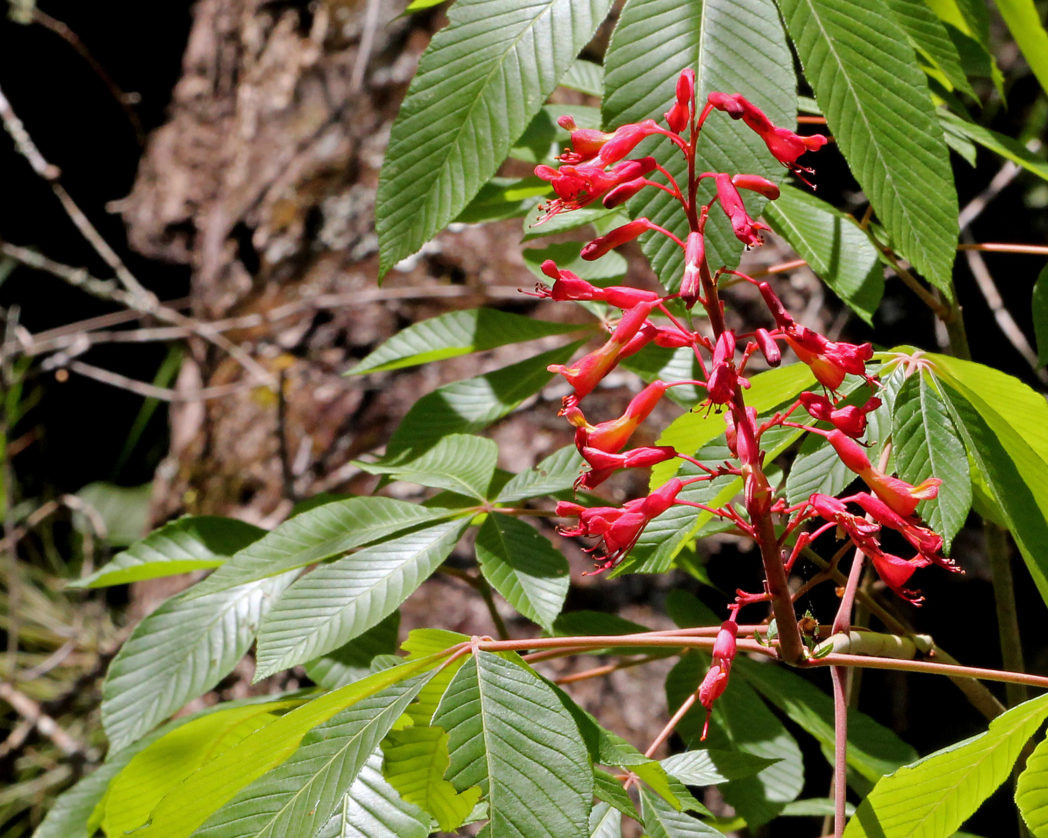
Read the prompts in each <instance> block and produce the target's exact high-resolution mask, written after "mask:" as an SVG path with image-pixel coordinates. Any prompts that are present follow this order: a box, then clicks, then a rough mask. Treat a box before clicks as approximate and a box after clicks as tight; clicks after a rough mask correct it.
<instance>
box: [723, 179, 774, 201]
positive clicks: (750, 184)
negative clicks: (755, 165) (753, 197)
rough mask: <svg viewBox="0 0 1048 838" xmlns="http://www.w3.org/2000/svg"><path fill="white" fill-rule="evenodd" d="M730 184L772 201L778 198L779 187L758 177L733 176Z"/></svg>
mask: <svg viewBox="0 0 1048 838" xmlns="http://www.w3.org/2000/svg"><path fill="white" fill-rule="evenodd" d="M731 182H732V183H733V184H735V186H737V187H738V188H739V189H749V190H750V191H751V192H757V193H759V194H761V195H763V196H764V197H765V198H768V199H769V200H772V201H774V200H775V199H776V198H778V197H779V187H778V186H777V185H776V184H774V183H772V182H771V181H770V180H768V179H767V178H764V177H761V176H760V175H735V176H733V177H732V179H731Z"/></svg>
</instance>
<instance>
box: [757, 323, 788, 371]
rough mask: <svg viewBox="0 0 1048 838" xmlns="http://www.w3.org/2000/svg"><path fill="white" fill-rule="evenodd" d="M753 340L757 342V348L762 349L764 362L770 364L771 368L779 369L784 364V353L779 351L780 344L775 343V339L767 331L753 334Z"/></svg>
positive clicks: (758, 331) (762, 330) (760, 330)
mask: <svg viewBox="0 0 1048 838" xmlns="http://www.w3.org/2000/svg"><path fill="white" fill-rule="evenodd" d="M753 339H754V341H756V343H757V348H758V349H760V351H761V355H763V356H764V360H765V361H767V362H768V366H769V367H777V366H778V365H779V364H780V363H781V362H782V352H781V351H779V344H777V343H776V342H775V339H774V338H773V337H772V336H771V333H770V332H769V331H768V330H767V329H757V330H756V331H755V332H754V333H753Z"/></svg>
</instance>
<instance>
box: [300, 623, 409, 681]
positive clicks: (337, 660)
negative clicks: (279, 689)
mask: <svg viewBox="0 0 1048 838" xmlns="http://www.w3.org/2000/svg"><path fill="white" fill-rule="evenodd" d="M399 629H400V612H399V611H394V612H393V613H392V614H390V615H389V616H388V617H386V618H385V619H383V620H381V621H380V622H379V623H378V624H377V625H375V626H372V627H371V628H369V629H368V630H367V631H365V632H364V633H363V634H358V635H357V636H356V637H354V638H353V639H352V640H351V641H350V642H349V643H346V644H344V645H342V646H340V647H339V648H337V649H334V650H333V651H331V652H328V653H327V654H326V655H323V656H321V657H319V658H316V659H314V660H311V661H307V662H306V663H304V664H303V665H302V668H303V669H305V670H306V675H308V676H309V677H310V679H311V680H312V681H313V682H314V683H316V684H317V685H318V686H321V687H323V688H324V689H326V690H337V689H338V688H339V687H344V686H345V685H346V684H352V683H353V682H354V681H359V680H360V679H361V678H366V677H367V676H368V675H370V674H371V671H372V670H371V662H372V661H373V660H374V659H375V658H376V657H378V656H379V655H392V654H394V653H395V652H396V651H397V636H398V632H399Z"/></svg>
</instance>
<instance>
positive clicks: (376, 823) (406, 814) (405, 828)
mask: <svg viewBox="0 0 1048 838" xmlns="http://www.w3.org/2000/svg"><path fill="white" fill-rule="evenodd" d="M430 820H431V819H430V816H429V815H428V814H427V813H426V812H423V811H422V810H421V809H420V808H419V807H418V806H416V805H415V804H414V803H408V802H407V801H406V800H404V799H403V798H402V797H401V796H400V795H399V794H397V790H396V789H395V788H393V787H392V786H391V785H390V784H389V783H388V782H386V779H385V777H383V776H382V751H381V749H378V748H376V749H375V752H374V753H372V754H371V756H370V757H368V761H367V762H366V763H364V767H363V768H361V769H360V773H359V774H358V775H357V778H356V779H355V780H354V781H353V785H351V786H350V787H349V791H347V792H346V793H345V795H344V796H343V797H342V801H341V803H339V805H338V806H337V807H336V808H335V813H334V814H333V815H332V816H331V819H330V820H329V821H328V822H327V823H326V824H324V826H322V827H321V828H320V831H319V832H318V833H317V834H316V838H426V836H427V835H429V834H430V832H431V829H430Z"/></svg>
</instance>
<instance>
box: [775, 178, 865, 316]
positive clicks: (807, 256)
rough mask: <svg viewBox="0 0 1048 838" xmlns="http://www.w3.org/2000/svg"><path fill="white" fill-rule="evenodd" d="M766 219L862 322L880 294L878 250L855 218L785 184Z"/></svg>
mask: <svg viewBox="0 0 1048 838" xmlns="http://www.w3.org/2000/svg"><path fill="white" fill-rule="evenodd" d="M764 217H765V220H766V221H767V222H768V224H770V225H771V228H772V230H774V231H775V233H776V234H778V235H780V236H782V237H783V238H784V239H786V241H788V242H789V243H790V246H791V247H793V249H794V250H796V251H797V255H799V256H800V257H801V258H802V259H804V260H805V261H806V262H807V263H808V265H809V267H811V269H812V270H813V271H815V273H816V274H817V275H818V276H819V277H820V278H821V279H823V280H824V281H825V282H826V284H827V285H828V286H829V287H830V290H831V291H833V292H834V293H835V294H836V295H837V296H838V297H840V298H841V299H842V300H844V302H845V303H847V304H848V306H849V307H850V308H851V310H852V311H854V312H855V313H856V314H858V315H859V317H861V318H862V319H863V320H865V321H866V322H867V323H872V322H873V313H874V312H875V311H876V310H877V306H878V305H880V302H881V297H882V296H883V294H884V269H883V268H882V267H881V263H880V261H879V259H878V258H877V250H876V248H874V246H873V244H872V243H871V242H870V240H869V238H868V237H867V235H866V233H864V232H863V231H862V230H861V229H859V226H858V225H857V224H856V223H855V220H854V219H853V218H851V217H850V216H847V215H845V214H844V213H842V212H839V211H838V210H835V209H834V208H833V207H831V206H830V205H829V204H827V203H826V202H825V201H822V200H820V199H819V198H816V197H815V196H814V195H811V194H809V193H807V192H802V191H801V190H800V189H794V188H793V187H790V186H784V187H783V188H782V193H781V195H780V196H779V199H778V200H776V201H772V202H771V203H769V204H768V207H767V209H766V210H765V212H764Z"/></svg>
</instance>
